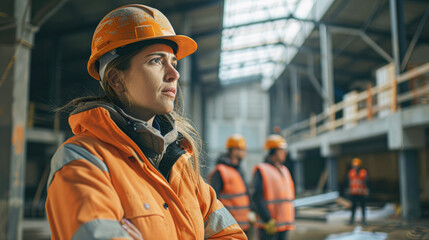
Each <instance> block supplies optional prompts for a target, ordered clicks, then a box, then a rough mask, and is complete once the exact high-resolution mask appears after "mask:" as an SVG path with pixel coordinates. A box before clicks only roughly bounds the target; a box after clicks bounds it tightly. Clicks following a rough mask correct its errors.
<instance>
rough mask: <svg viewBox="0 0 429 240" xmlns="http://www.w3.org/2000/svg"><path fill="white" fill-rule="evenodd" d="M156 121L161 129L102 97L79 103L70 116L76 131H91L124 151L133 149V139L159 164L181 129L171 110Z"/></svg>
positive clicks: (72, 126) (152, 160) (73, 129)
mask: <svg viewBox="0 0 429 240" xmlns="http://www.w3.org/2000/svg"><path fill="white" fill-rule="evenodd" d="M154 121H155V122H156V123H157V124H159V130H158V129H156V128H154V127H153V126H151V125H150V124H148V123H147V122H145V121H142V120H140V119H137V118H134V117H132V116H130V115H128V114H127V113H125V112H124V111H123V110H122V109H121V108H119V107H117V106H115V105H113V104H110V103H106V102H102V101H93V102H84V103H80V104H79V105H78V106H77V108H76V109H75V110H74V111H73V112H72V113H71V116H70V118H69V123H70V126H71V128H72V131H73V133H74V134H79V133H82V132H88V133H90V134H91V135H94V136H95V137H97V138H98V139H100V140H101V141H104V142H107V143H109V144H112V145H114V146H116V147H119V148H121V149H122V150H123V151H125V152H130V151H131V150H132V149H130V144H129V143H130V140H132V141H134V142H135V143H136V144H137V146H138V147H139V148H140V149H141V150H142V151H143V153H144V154H145V156H146V157H147V158H148V159H149V161H150V162H151V163H152V164H153V165H154V166H155V167H158V165H159V162H160V160H161V159H162V156H163V155H164V153H165V150H166V148H167V146H168V145H170V144H171V143H172V142H174V141H175V140H176V139H177V137H178V132H177V128H176V124H175V121H174V119H173V117H172V116H171V115H169V114H166V115H163V116H156V117H155V119H154ZM127 143H128V144H127Z"/></svg>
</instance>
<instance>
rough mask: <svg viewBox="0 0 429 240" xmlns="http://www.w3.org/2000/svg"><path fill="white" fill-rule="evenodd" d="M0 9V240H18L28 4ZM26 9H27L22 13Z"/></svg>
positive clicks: (30, 37)
mask: <svg viewBox="0 0 429 240" xmlns="http://www.w3.org/2000/svg"><path fill="white" fill-rule="evenodd" d="M10 2H11V4H10V5H9V6H10V8H9V9H7V8H6V9H2V11H3V12H4V13H5V14H7V15H8V16H9V17H10V19H11V21H13V22H12V23H11V24H10V28H8V29H2V30H0V31H1V32H0V55H1V58H0V152H1V155H0V164H1V168H0V204H1V208H2V209H0V210H1V211H4V212H3V213H1V217H0V239H11V240H12V239H13V240H16V239H18V240H19V239H22V234H21V222H22V216H23V203H24V202H23V200H24V196H23V195H24V180H25V172H24V170H25V152H26V143H25V139H26V128H27V107H28V88H29V84H28V83H29V71H30V48H31V45H32V43H33V36H34V33H33V31H32V28H31V26H30V25H29V18H30V11H29V10H31V6H27V4H29V3H30V1H27V0H15V1H10ZM26 10H28V11H27V12H26Z"/></svg>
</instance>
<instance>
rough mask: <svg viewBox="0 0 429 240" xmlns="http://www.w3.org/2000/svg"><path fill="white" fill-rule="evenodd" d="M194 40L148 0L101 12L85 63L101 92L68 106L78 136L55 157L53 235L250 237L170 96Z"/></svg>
mask: <svg viewBox="0 0 429 240" xmlns="http://www.w3.org/2000/svg"><path fill="white" fill-rule="evenodd" d="M196 49H197V44H196V43H195V42H194V41H193V40H192V39H191V38H189V37H187V36H182V35H176V34H175V32H174V30H173V28H172V26H171V24H170V22H169V21H168V19H167V18H166V17H165V16H164V15H163V14H162V13H161V12H160V11H158V10H157V9H154V8H151V7H148V6H144V5H139V4H133V5H126V6H123V7H120V8H117V9H115V10H113V11H112V12H110V13H108V14H107V15H106V16H105V17H104V18H103V19H102V20H101V22H100V23H99V24H98V26H97V28H96V29H95V33H94V35H93V40H92V53H91V56H90V58H89V61H88V72H89V74H90V75H91V76H92V77H93V78H95V79H97V80H99V81H100V84H101V85H102V87H103V89H104V91H105V93H106V95H105V96H100V97H83V98H78V99H75V100H73V101H72V102H70V103H69V104H68V105H66V106H65V109H68V110H70V111H71V114H70V117H69V123H70V126H71V129H72V131H73V133H74V134H75V136H73V137H71V138H70V139H68V140H67V141H66V142H65V143H64V144H62V145H61V146H60V148H59V149H58V150H57V152H56V153H55V155H54V157H53V159H52V164H51V173H50V175H49V180H48V196H47V201H46V211H47V216H48V220H49V225H50V228H51V234H52V236H51V237H52V239H124V240H125V239H145V240H148V239H157V240H172V239H176V240H177V239H247V238H246V236H245V234H244V232H243V231H242V230H241V228H240V227H239V225H238V224H237V222H236V221H235V220H234V218H233V217H232V216H231V214H230V213H229V212H228V210H226V208H224V207H223V205H222V203H221V202H220V201H219V200H217V199H216V194H215V192H214V190H213V189H212V188H211V187H210V186H209V185H208V184H206V183H205V182H204V180H203V179H202V178H201V176H200V174H199V164H198V159H199V158H198V152H199V147H198V145H199V144H198V142H199V141H201V140H200V139H199V138H198V136H197V134H195V130H194V129H193V128H192V126H191V124H190V123H189V121H188V120H187V119H186V118H184V117H183V116H182V115H181V112H183V111H182V110H181V109H177V107H178V106H182V105H183V104H180V102H179V104H177V105H175V99H176V93H177V91H178V90H179V88H178V79H179V77H180V75H179V72H178V71H177V70H176V67H177V62H178V60H180V59H182V58H184V57H186V56H188V55H190V54H192V53H193V52H194V51H195V50H196ZM179 100H180V99H179Z"/></svg>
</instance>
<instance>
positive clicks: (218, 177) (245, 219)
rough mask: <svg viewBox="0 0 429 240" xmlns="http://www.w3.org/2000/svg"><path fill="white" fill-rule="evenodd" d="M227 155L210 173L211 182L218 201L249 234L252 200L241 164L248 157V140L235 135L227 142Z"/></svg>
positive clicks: (220, 159)
mask: <svg viewBox="0 0 429 240" xmlns="http://www.w3.org/2000/svg"><path fill="white" fill-rule="evenodd" d="M225 145H226V149H227V151H228V152H227V154H224V155H222V156H220V157H219V159H218V161H217V163H216V166H215V167H214V169H213V170H212V171H211V172H210V173H209V182H210V185H211V186H212V187H213V189H214V190H215V191H216V194H217V196H218V199H219V200H220V201H221V202H222V203H223V205H224V206H225V207H226V208H227V209H228V210H229V211H230V212H231V214H232V216H233V217H234V218H235V220H236V221H237V223H238V224H239V225H240V227H241V228H242V229H243V230H244V231H245V232H246V234H248V230H249V229H250V227H251V226H250V223H249V213H250V199H249V194H248V189H247V185H246V182H245V177H244V174H243V171H242V170H241V167H240V163H241V162H242V161H243V159H244V157H245V156H246V140H245V139H244V137H243V136H242V135H240V134H233V135H231V136H229V137H228V139H227V140H226V144H225Z"/></svg>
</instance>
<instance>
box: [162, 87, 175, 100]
mask: <svg viewBox="0 0 429 240" xmlns="http://www.w3.org/2000/svg"><path fill="white" fill-rule="evenodd" d="M162 94H164V95H166V96H169V97H173V98H174V97H176V89H175V88H165V89H164V90H162Z"/></svg>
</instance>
